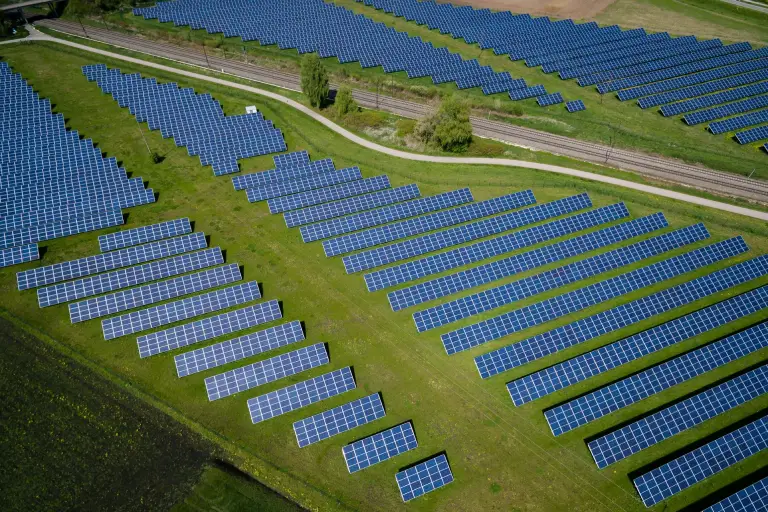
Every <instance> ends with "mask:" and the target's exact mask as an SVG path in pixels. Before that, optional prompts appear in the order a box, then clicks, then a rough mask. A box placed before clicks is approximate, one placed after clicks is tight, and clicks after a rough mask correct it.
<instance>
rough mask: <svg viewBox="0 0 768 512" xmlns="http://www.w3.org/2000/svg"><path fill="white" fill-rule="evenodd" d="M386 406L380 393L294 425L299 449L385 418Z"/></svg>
mask: <svg viewBox="0 0 768 512" xmlns="http://www.w3.org/2000/svg"><path fill="white" fill-rule="evenodd" d="M385 415H386V413H385V412H384V404H383V403H382V402H381V397H380V396H379V394H378V393H374V394H372V395H368V396H366V397H363V398H360V399H358V400H354V401H352V402H349V403H346V404H344V405H340V406H338V407H334V408H333V409H330V410H328V411H324V412H321V413H319V414H315V415H314V416H310V417H309V418H305V419H303V420H300V421H297V422H295V423H294V424H293V431H294V433H295V434H296V442H298V443H299V448H303V447H305V446H309V445H310V444H314V443H318V442H320V441H322V440H324V439H328V438H329V437H332V436H335V435H337V434H341V433H343V432H347V431H348V430H351V429H353V428H355V427H359V426H360V425H366V424H368V423H371V422H372V421H375V420H378V419H380V418H383V417H384V416H385Z"/></svg>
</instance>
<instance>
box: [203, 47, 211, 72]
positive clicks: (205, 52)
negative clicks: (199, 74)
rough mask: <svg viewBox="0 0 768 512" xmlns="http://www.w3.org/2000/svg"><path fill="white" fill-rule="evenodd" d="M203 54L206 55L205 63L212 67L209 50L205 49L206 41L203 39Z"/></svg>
mask: <svg viewBox="0 0 768 512" xmlns="http://www.w3.org/2000/svg"><path fill="white" fill-rule="evenodd" d="M203 55H205V63H206V64H207V65H208V67H209V68H210V67H211V63H210V62H209V61H208V52H207V51H205V41H203Z"/></svg>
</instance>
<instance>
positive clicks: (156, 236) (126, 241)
mask: <svg viewBox="0 0 768 512" xmlns="http://www.w3.org/2000/svg"><path fill="white" fill-rule="evenodd" d="M191 231H192V225H191V224H190V222H189V219H187V218H183V219H175V220H169V221H166V222H160V223H159V224H152V225H150V226H142V227H140V228H133V229H126V230H124V231H118V232H117V233H110V234H108V235H101V236H100V237H99V249H100V250H101V252H107V251H114V250H115V249H122V248H123V247H130V246H131V245H139V244H145V243H147V242H154V241H155V240H162V239H163V238H170V237H172V236H177V235H184V234H187V233H189V232H191Z"/></svg>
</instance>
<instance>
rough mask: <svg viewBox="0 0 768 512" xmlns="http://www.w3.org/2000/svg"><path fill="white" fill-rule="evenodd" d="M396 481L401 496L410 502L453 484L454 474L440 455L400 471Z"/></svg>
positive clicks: (446, 460)
mask: <svg viewBox="0 0 768 512" xmlns="http://www.w3.org/2000/svg"><path fill="white" fill-rule="evenodd" d="M395 480H397V487H398V488H399V489H400V496H401V497H402V498H403V501H405V502H408V501H411V500H412V499H415V498H418V497H419V496H423V495H424V494H426V493H428V492H432V491H434V490H435V489H439V488H440V487H444V486H446V485H448V484H449V483H451V482H453V473H451V468H450V466H448V459H447V458H446V457H445V455H438V456H437V457H434V458H432V459H429V460H427V461H424V462H422V463H421V464H417V465H415V466H413V467H411V468H408V469H406V470H405V471H400V472H399V473H397V474H396V475H395Z"/></svg>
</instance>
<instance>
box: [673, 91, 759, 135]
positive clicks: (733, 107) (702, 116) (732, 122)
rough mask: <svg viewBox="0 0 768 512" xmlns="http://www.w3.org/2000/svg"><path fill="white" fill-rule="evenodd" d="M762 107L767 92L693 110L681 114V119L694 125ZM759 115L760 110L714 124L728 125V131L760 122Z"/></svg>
mask: <svg viewBox="0 0 768 512" xmlns="http://www.w3.org/2000/svg"><path fill="white" fill-rule="evenodd" d="M762 107H768V94H766V95H764V96H756V97H754V98H748V99H746V100H741V101H736V102H734V103H728V104H727V105H723V106H721V107H713V108H710V109H706V110H700V111H697V112H693V113H691V114H686V115H685V116H683V121H685V122H686V124H689V125H694V124H699V123H705V122H707V121H713V120H715V119H720V118H721V117H727V116H733V115H736V114H741V113H742V112H749V111H750V110H755V109H758V108H762ZM760 115H761V113H760V112H755V113H753V114H748V115H747V116H739V117H737V118H730V119H726V120H724V121H719V122H718V124H717V125H716V126H720V125H722V126H728V127H729V129H728V130H729V131H730V130H735V129H737V128H746V127H747V126H751V125H753V124H757V123H759V122H762V121H761V120H760V119H761V117H760ZM763 115H764V114H763ZM712 124H715V123H712ZM710 126H711V125H710ZM710 131H711V132H712V133H714V132H715V131H717V130H712V129H710Z"/></svg>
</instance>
